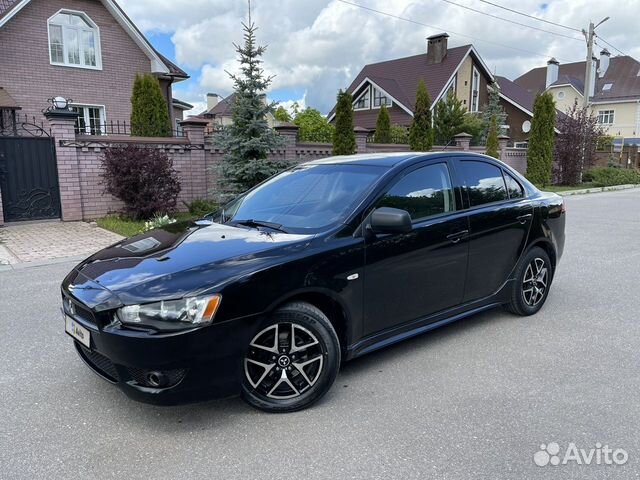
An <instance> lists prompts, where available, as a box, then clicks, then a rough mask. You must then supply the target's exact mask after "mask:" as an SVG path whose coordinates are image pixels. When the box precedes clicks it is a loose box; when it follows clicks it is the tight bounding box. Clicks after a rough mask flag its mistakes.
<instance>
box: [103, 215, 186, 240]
mask: <svg viewBox="0 0 640 480" xmlns="http://www.w3.org/2000/svg"><path fill="white" fill-rule="evenodd" d="M170 217H171V218H175V219H176V220H177V221H179V222H181V221H185V220H193V219H194V217H193V215H191V214H190V213H189V212H177V213H174V214H172V215H170ZM96 223H97V224H98V226H99V227H100V228H104V229H105V230H109V231H110V232H114V233H117V234H118V235H122V236H123V237H132V236H134V235H137V234H139V233H142V231H143V230H144V220H132V219H131V218H127V217H123V216H121V215H117V214H115V215H107V216H105V217H102V218H98V219H97V220H96Z"/></svg>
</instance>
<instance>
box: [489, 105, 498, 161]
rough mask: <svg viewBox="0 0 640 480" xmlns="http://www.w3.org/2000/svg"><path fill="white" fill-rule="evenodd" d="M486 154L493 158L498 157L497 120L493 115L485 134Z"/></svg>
mask: <svg viewBox="0 0 640 480" xmlns="http://www.w3.org/2000/svg"><path fill="white" fill-rule="evenodd" d="M487 155H489V156H490V157H493V158H498V159H499V158H500V147H499V145H498V120H497V118H496V116H495V115H494V116H493V117H492V118H491V122H490V124H489V133H488V134H487Z"/></svg>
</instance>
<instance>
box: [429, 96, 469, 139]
mask: <svg viewBox="0 0 640 480" xmlns="http://www.w3.org/2000/svg"><path fill="white" fill-rule="evenodd" d="M435 110H436V111H435V116H434V119H433V130H434V137H435V140H436V142H437V143H438V145H448V144H449V143H450V142H451V141H452V140H453V137H454V135H457V134H458V133H460V132H462V126H463V125H464V122H465V114H466V113H467V109H466V108H465V107H464V105H463V104H462V101H460V99H458V97H457V96H456V95H455V93H453V92H451V91H450V92H449V93H448V94H447V97H446V99H443V100H440V101H439V102H438V104H437V105H436V109H435ZM467 133H468V132H467Z"/></svg>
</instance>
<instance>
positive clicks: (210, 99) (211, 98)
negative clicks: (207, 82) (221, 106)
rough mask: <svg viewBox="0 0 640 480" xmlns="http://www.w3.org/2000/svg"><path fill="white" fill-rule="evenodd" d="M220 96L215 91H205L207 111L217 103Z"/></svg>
mask: <svg viewBox="0 0 640 480" xmlns="http://www.w3.org/2000/svg"><path fill="white" fill-rule="evenodd" d="M219 101H220V97H219V96H218V94H217V93H207V111H209V110H211V109H212V108H213V107H215V106H216V105H218V102H219Z"/></svg>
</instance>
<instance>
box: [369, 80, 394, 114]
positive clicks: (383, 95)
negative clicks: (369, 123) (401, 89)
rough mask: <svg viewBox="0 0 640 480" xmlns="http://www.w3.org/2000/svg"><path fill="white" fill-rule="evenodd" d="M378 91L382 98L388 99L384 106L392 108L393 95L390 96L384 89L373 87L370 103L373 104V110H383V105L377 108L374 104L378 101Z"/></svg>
mask: <svg viewBox="0 0 640 480" xmlns="http://www.w3.org/2000/svg"><path fill="white" fill-rule="evenodd" d="M376 90H377V91H378V92H380V93H382V95H381V96H382V97H385V98H386V99H387V101H386V103H385V104H384V105H385V107H387V108H391V106H392V105H393V100H391V95H389V94H388V93H387V92H385V91H384V90H383V89H381V88H379V87H375V86H373V85H371V100H370V102H369V103H370V104H371V109H372V110H379V109H380V108H382V103H381V104H380V105H378V106H377V107H376V106H375V104H374V102H375V100H376V94H375V91H376Z"/></svg>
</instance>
